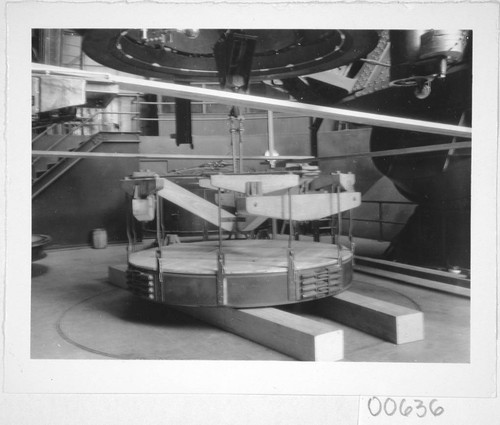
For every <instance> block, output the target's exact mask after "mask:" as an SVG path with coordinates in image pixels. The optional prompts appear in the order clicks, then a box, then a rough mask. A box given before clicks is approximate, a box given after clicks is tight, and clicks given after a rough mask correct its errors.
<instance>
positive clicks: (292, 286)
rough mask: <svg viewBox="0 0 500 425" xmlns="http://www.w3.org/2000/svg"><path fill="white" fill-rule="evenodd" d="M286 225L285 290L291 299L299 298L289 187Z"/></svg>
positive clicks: (289, 190) (289, 191)
mask: <svg viewBox="0 0 500 425" xmlns="http://www.w3.org/2000/svg"><path fill="white" fill-rule="evenodd" d="M288 218H289V220H288V223H289V224H288V226H289V228H290V230H289V235H288V249H287V291H288V299H289V300H290V301H293V300H294V299H295V300H297V299H299V298H298V297H299V295H298V294H297V291H298V288H297V285H296V283H295V258H294V257H295V256H294V253H293V249H292V243H293V222H292V193H291V188H289V189H288Z"/></svg>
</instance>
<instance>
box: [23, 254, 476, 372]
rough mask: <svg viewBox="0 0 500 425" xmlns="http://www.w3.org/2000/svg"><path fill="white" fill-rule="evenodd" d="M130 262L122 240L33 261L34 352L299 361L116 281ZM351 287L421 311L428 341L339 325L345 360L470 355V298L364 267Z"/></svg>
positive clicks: (462, 359)
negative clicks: (112, 271) (112, 273)
mask: <svg viewBox="0 0 500 425" xmlns="http://www.w3.org/2000/svg"><path fill="white" fill-rule="evenodd" d="M125 262H126V254H125V247H124V246H122V245H118V246H108V247H107V248H105V249H92V248H82V249H67V250H50V251H47V256H46V257H45V258H43V259H41V260H39V261H37V262H35V263H33V264H32V306H31V357H32V358H34V359H105V358H116V359H175V360H188V359H196V360H281V361H293V360H294V359H292V358H290V357H288V356H286V355H284V354H281V353H278V352H276V351H274V350H272V349H269V348H266V347H263V346H261V345H259V344H256V343H254V342H251V341H248V340H246V339H243V338H241V337H239V336H236V335H233V334H231V333H228V332H225V331H222V330H219V329H217V328H213V327H212V326H210V325H207V324H205V323H202V322H199V321H197V320H195V319H193V318H191V317H189V316H186V315H184V314H182V313H180V312H177V311H176V310H173V309H171V308H169V307H168V306H164V305H159V304H155V303H150V302H147V301H145V300H142V299H139V298H136V297H134V296H133V295H131V294H130V293H128V292H127V291H125V290H123V289H121V288H118V287H115V286H112V285H111V284H110V283H109V282H108V266H110V265H117V264H123V263H125ZM351 290H352V291H353V292H357V293H361V294H369V295H371V296H373V297H374V298H379V299H382V300H386V301H391V302H394V303H396V304H400V305H403V306H407V307H411V308H414V309H418V310H421V311H423V313H424V323H425V339H424V340H423V341H418V342H412V343H407V344H402V345H399V346H398V345H395V344H392V343H389V342H385V341H382V340H380V339H378V338H375V337H373V336H370V335H367V334H365V333H363V332H360V331H357V330H354V329H351V328H348V327H346V326H342V325H339V326H340V327H341V328H342V329H344V341H345V360H344V361H363V362H432V363H440V362H447V363H467V362H468V361H469V351H470V350H469V340H470V335H469V319H470V301H469V300H468V299H466V298H462V297H458V296H454V295H449V294H444V293H441V292H437V291H432V290H429V289H425V288H419V287H414V286H410V285H405V284H401V283H397V282H392V281H388V280H384V279H380V278H375V277H372V276H368V275H365V274H360V273H355V276H354V282H353V285H352V288H351ZM315 318H316V317H315ZM316 319H317V320H324V321H327V319H321V318H316Z"/></svg>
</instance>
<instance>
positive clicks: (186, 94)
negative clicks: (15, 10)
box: [32, 64, 472, 138]
mask: <svg viewBox="0 0 500 425" xmlns="http://www.w3.org/2000/svg"><path fill="white" fill-rule="evenodd" d="M32 70H33V71H34V72H39V73H40V72H42V73H46V74H47V73H48V74H50V75H80V76H81V77H82V78H92V79H96V78H99V79H101V78H102V80H103V81H107V82H110V83H117V84H119V86H120V89H121V90H126V91H135V92H142V93H154V94H157V95H163V96H171V97H179V98H185V99H192V100H199V101H209V102H215V103H221V104H226V105H231V106H244V107H249V108H255V109H263V110H270V111H275V112H286V113H290V114H295V115H301V116H304V115H305V116H309V117H315V118H324V119H332V120H336V121H346V122H352V123H356V124H363V125H370V126H377V127H387V128H394V129H399V130H408V131H418V132H422V133H432V134H440V135H443V136H453V137H465V138H470V137H471V136H472V129H471V128H470V127H462V126H457V125H450V124H441V123H435V122H429V121H422V120H415V119H409V118H401V117H394V116H389V115H379V114H373V113H368V112H359V111H353V110H347V109H340V108H332V107H328V106H318V105H312V104H305V103H300V102H292V101H289V100H281V99H271V98H267V97H262V96H253V95H249V94H242V93H233V92H228V91H222V90H213V89H205V88H200V87H192V86H186V85H181V84H174V83H167V82H163V81H151V80H144V79H140V78H131V77H122V76H118V75H110V74H98V73H89V72H86V71H80V72H78V70H73V69H68V68H63V67H54V66H48V65H43V64H33V65H32Z"/></svg>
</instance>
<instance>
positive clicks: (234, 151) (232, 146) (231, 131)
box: [229, 116, 237, 174]
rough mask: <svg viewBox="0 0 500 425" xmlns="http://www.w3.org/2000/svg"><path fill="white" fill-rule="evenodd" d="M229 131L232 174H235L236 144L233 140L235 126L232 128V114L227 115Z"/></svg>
mask: <svg viewBox="0 0 500 425" xmlns="http://www.w3.org/2000/svg"><path fill="white" fill-rule="evenodd" d="M229 127H230V128H229V133H230V134H231V154H232V156H233V174H236V170H237V167H236V145H235V140H234V133H235V131H236V130H235V128H234V118H233V117H232V116H230V117H229Z"/></svg>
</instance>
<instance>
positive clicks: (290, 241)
mask: <svg viewBox="0 0 500 425" xmlns="http://www.w3.org/2000/svg"><path fill="white" fill-rule="evenodd" d="M288 227H289V229H290V230H289V235H288V249H292V241H293V222H292V193H291V189H288Z"/></svg>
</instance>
